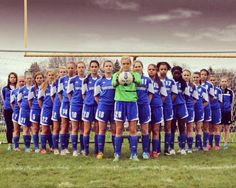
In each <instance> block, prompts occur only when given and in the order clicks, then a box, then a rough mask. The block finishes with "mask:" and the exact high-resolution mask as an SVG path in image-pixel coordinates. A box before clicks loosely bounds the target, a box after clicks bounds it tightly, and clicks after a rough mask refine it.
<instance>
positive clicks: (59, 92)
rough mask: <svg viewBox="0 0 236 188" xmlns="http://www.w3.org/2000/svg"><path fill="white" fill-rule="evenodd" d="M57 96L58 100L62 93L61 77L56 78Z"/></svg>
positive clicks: (60, 98)
mask: <svg viewBox="0 0 236 188" xmlns="http://www.w3.org/2000/svg"><path fill="white" fill-rule="evenodd" d="M57 93H58V98H59V100H60V102H61V101H62V93H63V79H62V78H59V80H58V88H57Z"/></svg>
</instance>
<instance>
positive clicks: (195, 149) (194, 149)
mask: <svg viewBox="0 0 236 188" xmlns="http://www.w3.org/2000/svg"><path fill="white" fill-rule="evenodd" d="M200 150H201V149H200V148H193V152H197V151H200Z"/></svg>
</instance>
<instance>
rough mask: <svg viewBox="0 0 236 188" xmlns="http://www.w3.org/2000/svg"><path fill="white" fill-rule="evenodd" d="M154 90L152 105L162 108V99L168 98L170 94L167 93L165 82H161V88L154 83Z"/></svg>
mask: <svg viewBox="0 0 236 188" xmlns="http://www.w3.org/2000/svg"><path fill="white" fill-rule="evenodd" d="M153 88H154V93H153V96H152V100H151V102H150V105H151V106H159V107H160V106H162V105H163V103H162V97H167V96H168V93H167V91H166V88H165V86H164V84H163V82H161V86H160V87H159V86H158V84H157V83H156V82H153Z"/></svg>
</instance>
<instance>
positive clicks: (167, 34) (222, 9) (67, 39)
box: [0, 0, 236, 79]
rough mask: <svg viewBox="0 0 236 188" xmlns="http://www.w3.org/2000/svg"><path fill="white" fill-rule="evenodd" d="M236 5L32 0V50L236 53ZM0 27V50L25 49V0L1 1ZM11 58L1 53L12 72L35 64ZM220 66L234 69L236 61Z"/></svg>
mask: <svg viewBox="0 0 236 188" xmlns="http://www.w3.org/2000/svg"><path fill="white" fill-rule="evenodd" d="M235 7H236V1H235V0H224V1H222V0H198V1H196V0H175V1H173V0H145V1H143V0H131V1H127V0H50V1H49V0H28V33H29V43H28V45H29V46H28V49H27V50H42V51H47V50H49V51H85V52H89V51H90V52H196V51H201V52H202V51H236V20H235V17H236V11H235ZM0 23H1V29H0V41H1V42H0V50H25V49H24V40H23V0H0ZM6 56H7V55H6V54H0V65H1V67H4V68H5V67H6V68H7V70H9V69H11V68H12V70H14V68H16V66H14V64H15V63H17V64H19V63H21V66H20V69H23V68H24V67H26V66H29V63H30V62H31V60H30V59H29V58H28V59H27V58H23V56H22V55H19V54H14V53H11V54H10V55H9V57H6ZM4 58H5V60H4ZM6 58H11V61H10V60H6ZM12 59H17V62H14V61H12ZM171 60H172V61H180V60H181V59H178V58H177V59H171ZM199 61H201V62H202V60H196V59H191V58H188V59H183V61H182V62H183V63H188V62H193V63H194V62H199ZM203 61H204V62H205V60H203ZM210 61H211V60H209V61H208V62H210ZM7 62H8V63H7ZM215 62H216V64H217V62H218V64H221V65H222V63H224V65H225V66H226V67H230V66H232V63H233V62H235V60H234V59H232V60H225V59H218V60H215ZM205 63H207V62H205ZM205 63H204V65H205ZM194 66H195V65H193V67H194ZM0 74H1V71H0ZM2 77H4V78H5V76H1V75H0V79H1V78H2Z"/></svg>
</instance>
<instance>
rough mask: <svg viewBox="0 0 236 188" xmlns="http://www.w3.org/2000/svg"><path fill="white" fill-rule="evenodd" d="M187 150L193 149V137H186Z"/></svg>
mask: <svg viewBox="0 0 236 188" xmlns="http://www.w3.org/2000/svg"><path fill="white" fill-rule="evenodd" d="M187 142H188V149H190V150H192V148H193V137H187Z"/></svg>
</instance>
